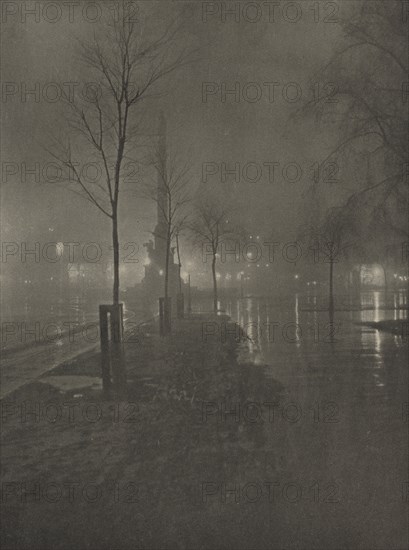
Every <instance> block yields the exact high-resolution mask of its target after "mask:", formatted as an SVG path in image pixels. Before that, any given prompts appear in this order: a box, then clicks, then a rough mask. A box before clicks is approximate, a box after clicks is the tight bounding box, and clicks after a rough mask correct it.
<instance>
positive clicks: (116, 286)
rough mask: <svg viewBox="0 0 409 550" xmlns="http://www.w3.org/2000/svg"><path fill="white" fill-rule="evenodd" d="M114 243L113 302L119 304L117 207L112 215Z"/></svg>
mask: <svg viewBox="0 0 409 550" xmlns="http://www.w3.org/2000/svg"><path fill="white" fill-rule="evenodd" d="M112 244H113V248H114V288H113V303H114V305H117V304H119V238H118V217H117V212H116V208H115V210H114V212H113V216H112Z"/></svg>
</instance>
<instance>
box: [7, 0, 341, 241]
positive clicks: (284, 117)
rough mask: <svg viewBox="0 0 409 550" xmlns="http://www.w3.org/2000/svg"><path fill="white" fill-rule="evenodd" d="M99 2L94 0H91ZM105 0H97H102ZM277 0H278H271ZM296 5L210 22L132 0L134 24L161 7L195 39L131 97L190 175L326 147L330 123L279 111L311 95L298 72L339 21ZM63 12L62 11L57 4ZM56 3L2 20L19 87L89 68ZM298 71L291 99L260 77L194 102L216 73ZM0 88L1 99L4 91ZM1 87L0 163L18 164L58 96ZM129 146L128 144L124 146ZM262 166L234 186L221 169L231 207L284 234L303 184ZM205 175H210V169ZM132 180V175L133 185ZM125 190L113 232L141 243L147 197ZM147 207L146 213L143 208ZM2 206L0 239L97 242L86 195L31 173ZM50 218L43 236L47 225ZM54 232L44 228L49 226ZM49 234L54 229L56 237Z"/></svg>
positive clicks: (78, 21) (278, 75)
mask: <svg viewBox="0 0 409 550" xmlns="http://www.w3.org/2000/svg"><path fill="white" fill-rule="evenodd" d="M100 4H101V5H102V4H103V3H100ZM107 4H109V3H108V2H106V3H105V6H106V5H107ZM281 4H283V3H281ZM299 4H300V5H303V6H304V8H303V9H304V11H303V15H302V18H301V19H300V21H298V22H297V23H290V22H286V21H284V20H283V18H282V16H281V15H278V17H277V21H276V22H268V13H267V11H266V9H264V11H263V15H262V17H261V19H260V21H259V22H256V23H249V22H246V21H242V22H240V23H237V22H236V21H234V19H233V18H229V19H227V21H226V22H221V21H220V14H219V15H215V16H211V17H209V20H208V21H207V22H204V21H202V10H203V7H202V3H201V2H174V3H173V2H172V3H171V2H142V3H140V19H141V20H143V21H144V25H145V28H148V29H150V28H152V29H158V28H161V27H163V26H164V24H166V23H168V22H169V21H170V19H171V18H174V19H177V20H178V21H179V22H180V23H182V27H181V30H180V33H179V35H178V40H179V41H180V42H179V44H183V45H185V47H186V48H191V49H192V50H193V49H195V50H197V51H196V52H195V55H194V57H195V60H194V61H193V62H192V63H191V64H189V65H188V66H185V67H183V68H182V69H180V70H178V71H177V73H175V74H174V75H173V76H172V77H171V78H170V80H169V81H166V85H165V86H164V84H161V85H160V86H159V87H158V89H160V91H162V92H163V91H164V88H167V89H168V91H167V94H166V95H162V96H161V97H160V98H152V99H147V100H146V102H141V104H140V107H139V111H138V113H142V114H143V115H144V128H146V129H147V131H155V128H156V124H157V123H156V121H157V117H158V114H159V111H160V110H161V109H163V110H164V112H165V115H166V118H167V122H168V129H169V133H168V142H169V143H171V144H172V146H174V147H175V149H177V150H178V151H179V152H180V153H181V154H182V156H183V155H186V158H188V159H190V162H191V164H192V169H191V174H192V185H194V186H197V185H198V184H199V183H200V179H201V172H202V163H203V162H216V163H221V162H226V163H228V164H230V165H233V164H234V163H235V162H241V163H242V164H245V163H246V162H255V163H258V164H259V165H261V166H262V164H263V163H264V162H273V161H276V162H280V164H284V163H286V162H288V161H296V162H298V163H299V164H300V165H301V166H302V167H303V168H306V167H308V166H310V165H311V164H312V163H313V162H316V161H319V160H320V159H323V158H325V156H326V154H327V153H328V151H329V149H330V147H331V129H330V128H329V129H328V132H327V133H326V132H324V131H323V130H322V129H321V130H320V131H317V129H316V128H315V129H314V127H313V124H312V123H311V121H308V120H304V121H302V120H301V121H300V120H298V121H295V122H291V121H290V120H289V116H290V115H291V114H292V113H294V112H295V111H296V110H297V109H299V108H300V107H301V106H302V105H303V103H304V102H306V101H308V100H310V99H311V98H312V92H311V91H310V88H309V86H310V81H311V80H312V79H313V75H314V73H315V72H316V71H317V70H318V69H319V68H320V67H321V66H322V65H323V64H324V63H325V62H326V61H327V60H328V59H329V57H330V55H331V53H332V52H333V50H334V48H335V47H336V46H337V45H338V44H339V41H340V40H341V32H340V28H339V25H337V24H334V23H324V22H323V21H319V22H318V23H315V22H314V20H313V13H312V11H311V9H309V10H308V9H307V7H306V6H307V5H308V6H309V5H310V4H311V5H312V3H310V2H299ZM339 5H340V11H339V14H340V15H342V16H343V17H344V16H347V14H348V13H349V10H350V9H351V3H350V2H348V1H344V2H339ZM63 13H65V12H63ZM67 19H68V17H67V14H66V13H65V16H64V17H62V19H61V20H60V21H57V22H56V23H54V24H51V23H48V22H46V21H44V20H41V22H40V23H36V22H35V21H34V19H33V17H31V18H30V17H29V16H28V17H27V22H26V23H24V24H23V23H21V20H20V16H18V15H16V16H9V18H8V21H7V22H3V25H2V27H3V39H2V47H3V52H4V55H3V58H4V59H5V60H6V61H5V62H4V64H3V68H2V73H3V74H2V76H3V82H15V83H16V84H17V86H18V88H19V91H20V87H21V85H22V83H25V84H26V86H27V88H28V89H30V88H31V87H34V85H35V83H36V82H39V83H40V88H41V89H42V87H43V86H44V85H45V84H46V83H47V82H57V83H62V82H67V81H75V82H79V83H80V85H79V87H78V88H79V89H81V86H82V85H83V82H89V81H90V80H93V79H90V78H89V76H87V74H84V71H83V69H82V67H81V65H80V63H79V60H78V55H77V52H78V44H77V42H76V37H78V38H86V37H87V36H91V33H92V32H93V27H94V25H93V24H89V23H86V22H84V21H83V20H82V18H81V17H80V16H78V17H76V18H75V21H74V23H69V22H68V20H67ZM294 81H296V82H298V83H299V85H300V86H301V89H302V93H303V98H302V100H301V101H299V102H296V103H287V102H286V101H284V100H283V98H282V96H281V93H280V92H281V89H282V87H281V85H280V86H279V87H278V88H277V92H276V99H275V102H274V103H269V102H268V94H267V89H266V87H263V88H262V90H263V95H262V98H261V100H260V101H258V102H255V103H250V102H246V101H244V100H243V99H242V98H241V100H240V102H238V103H235V102H234V100H233V98H232V96H228V98H227V101H226V102H225V103H222V102H221V101H220V93H219V94H218V95H213V96H209V98H208V101H207V103H203V102H202V82H217V83H220V82H226V84H227V86H228V87H232V86H233V85H234V82H240V85H243V84H246V83H247V82H257V83H259V84H260V85H262V83H263V82H279V83H281V84H284V83H288V82H294ZM6 99H7V101H6ZM6 99H5V98H4V97H3V103H2V108H3V136H2V149H3V155H2V157H3V164H4V162H15V163H17V164H18V165H20V163H22V162H25V163H27V165H28V166H29V165H30V164H31V165H33V164H34V163H35V162H39V163H40V165H41V166H42V165H43V164H44V163H46V162H49V161H51V160H52V159H50V157H49V156H48V155H47V153H46V152H45V151H44V149H43V146H47V145H48V143H49V141H48V140H49V134H50V129H52V131H53V132H63V131H64V127H65V125H64V122H63V120H62V118H61V114H62V108H63V105H62V103H61V102H55V103H50V102H47V101H45V100H44V99H43V98H42V97H41V98H40V101H39V102H35V101H34V99H33V97H32V96H29V97H28V98H27V101H26V102H25V103H23V102H21V99H20V94H19V93H17V94H16V95H14V96H13V97H8V98H6ZM136 155H137V152H136ZM267 176H268V173H267V169H266V168H265V169H264V171H263V176H262V178H261V179H260V181H258V182H257V183H249V182H243V181H242V182H241V183H239V184H238V185H236V187H234V186H233V180H232V179H230V180H228V184H227V187H228V188H229V185H230V186H231V189H230V192H231V193H232V196H233V197H234V200H235V201H236V202H237V203H238V205H239V215H240V218H241V220H242V221H244V222H245V224H246V226H247V227H248V229H249V231H257V232H258V233H260V234H262V235H265V236H271V235H274V239H275V240H282V241H284V240H287V241H288V240H291V239H292V238H293V237H294V235H295V232H296V230H297V222H298V218H297V213H298V211H299V208H300V205H301V201H302V200H303V199H302V192H303V190H305V188H306V186H307V185H308V180H307V179H306V176H305V175H304V177H303V181H299V182H297V183H292V184H289V183H288V182H285V181H283V179H282V178H281V177H280V178H279V179H278V181H276V182H274V183H270V182H269V181H268V179H267ZM209 181H213V182H214V183H216V184H218V183H220V177H217V176H215V179H214V180H211V179H210V180H209ZM137 185H138V184H135V188H137ZM135 190H136V191H137V189H133V191H131V190H129V191H127V192H124V193H123V194H122V202H121V204H120V209H121V221H120V238H121V241H122V242H125V241H133V242H135V241H136V242H139V243H143V242H145V241H146V240H147V239H148V238H149V231H151V230H152V229H153V225H154V223H155V220H154V212H155V205H154V204H151V203H149V202H148V201H146V200H141V199H140V198H138V197H137V196H136V194H135ZM151 213H152V214H151ZM2 216H3V223H4V226H3V227H5V230H4V233H3V239H2V240H3V241H6V240H10V241H21V240H25V239H26V240H29V241H33V242H34V241H35V240H40V241H41V240H44V239H45V240H47V238H48V240H66V241H77V240H78V241H82V242H83V241H87V240H91V241H92V240H94V241H98V240H99V241H104V240H106V241H109V240H110V223H109V220H108V219H106V218H105V217H104V216H103V215H102V214H100V213H99V212H98V211H97V209H96V208H94V207H92V205H91V204H89V203H87V202H84V201H81V199H79V198H78V197H77V196H76V195H74V194H72V193H70V192H69V191H65V190H63V189H60V188H57V187H55V186H53V185H52V184H44V183H40V184H36V183H35V182H34V181H33V178H32V177H30V176H28V183H26V184H24V183H22V182H21V177H20V174H18V175H16V176H13V177H10V176H9V178H8V181H7V182H5V179H4V177H3V182H2ZM49 227H53V228H54V232H53V237H52V238H50V236H49V234H48V235H47V230H48V228H49ZM54 235H56V237H54ZM57 235H58V236H57Z"/></svg>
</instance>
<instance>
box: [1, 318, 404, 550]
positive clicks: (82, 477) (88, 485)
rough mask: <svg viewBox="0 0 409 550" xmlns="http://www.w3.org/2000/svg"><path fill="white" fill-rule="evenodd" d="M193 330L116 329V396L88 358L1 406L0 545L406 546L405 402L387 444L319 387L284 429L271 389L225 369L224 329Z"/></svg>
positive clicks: (180, 326) (256, 374)
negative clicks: (121, 385)
mask: <svg viewBox="0 0 409 550" xmlns="http://www.w3.org/2000/svg"><path fill="white" fill-rule="evenodd" d="M220 319H221V318H220V317H219V318H218V322H219V323H220ZM226 320H227V319H226ZM206 322H212V319H211V318H206V317H199V316H197V317H194V318H190V319H187V320H184V321H181V322H179V323H177V325H176V326H175V330H174V334H173V335H172V338H167V339H161V338H160V337H159V336H158V334H157V332H156V328H155V327H154V326H152V325H145V326H144V327H143V329H141V330H140V332H138V333H134V334H128V335H127V337H126V342H125V346H124V348H125V356H126V379H127V382H126V388H125V389H122V390H121V391H122V393H121V394H117V395H111V397H110V398H108V397H107V396H106V395H104V394H103V392H102V391H101V382H100V372H101V370H100V369H101V367H100V357H99V355H98V354H95V353H91V352H89V353H87V354H83V355H82V356H80V357H78V358H77V359H75V360H73V361H71V362H69V363H66V364H63V365H61V366H59V367H57V368H56V369H54V370H53V371H51V372H49V373H47V374H45V375H43V376H42V377H41V378H39V379H38V380H37V381H36V382H32V383H30V384H28V385H26V386H24V387H22V388H20V389H18V390H17V391H16V392H15V393H14V394H11V395H9V396H8V397H7V398H6V399H4V400H3V402H2V431H3V444H2V465H3V480H2V508H3V521H2V548H4V549H5V550H6V549H21V550H23V549H30V550H32V549H35V550H40V549H41V550H48V549H50V550H51V549H52V550H58V549H72V548H75V549H78V550H82V549H95V550H96V549H98V550H105V549H106V550H108V549H109V550H115V549H118V550H128V549H129V550H131V549H132V550H136V549H143V550H171V549H178V550H196V549H197V550H200V549H202V550H219V549H220V550H221V549H223V550H227V549H229V550H230V549H237V550H240V549H241V550H250V549H254V550H264V549H270V550H278V549H298V550H307V549H308V550H310V549H311V550H312V549H314V550H315V549H320V550H321V549H328V550H329V549H336V550H341V549H345V550H346V549H348V550H355V549H362V550H375V549H382V550H386V549H388V550H389V549H390V550H393V549H396V550H397V549H399V550H403V548H406V547H407V544H406V542H407V494H408V488H407V474H406V473H405V469H404V467H403V465H404V464H405V460H406V461H407V450H406V449H407V442H405V433H407V410H406V416H405V410H404V407H405V403H404V401H402V399H401V398H400V397H399V398H397V410H398V409H399V415H400V414H401V413H402V419H401V420H400V422H401V424H400V425H401V431H399V432H397V431H396V429H394V430H393V432H392V433H391V436H390V439H389V440H388V441H385V440H384V439H382V438H381V437H380V435H379V433H381V432H377V430H376V429H372V428H373V427H375V424H377V425H378V427H379V422H380V421H381V420H380V418H376V419H374V421H373V422H374V426H373V427H372V426H369V428H368V433H367V434H362V433H361V432H360V431H359V430H354V421H353V419H352V421H350V420H348V421H347V423H346V424H345V423H344V424H342V422H341V423H339V420H340V419H339V416H338V415H339V411H338V410H337V409H336V408H334V407H335V405H334V406H331V403H332V402H333V401H332V399H333V395H332V394H331V392H330V390H328V388H332V387H333V386H331V383H329V386H327V390H328V391H329V393H327V396H328V400H327V401H326V404H325V409H324V410H321V409H320V407H319V403H318V405H317V407H315V406H313V407H312V408H311V411H310V412H309V413H308V416H309V418H310V420H311V421H310V422H298V421H297V420H296V418H297V410H296V405H293V406H291V404H288V405H287V406H286V408H285V409H283V408H277V407H276V404H277V403H280V402H283V399H284V397H285V391H286V388H284V387H283V385H282V384H280V383H279V382H277V381H276V380H275V379H274V378H272V377H271V376H268V377H266V375H265V369H264V365H262V364H257V365H255V364H248V363H246V362H243V360H241V359H240V357H246V353H245V348H246V343H245V342H243V341H241V342H240V343H239V342H237V341H236V336H237V335H238V333H237V331H236V330H235V329H234V327H233V325H226V326H228V327H230V329H232V330H231V331H230V330H227V331H226V333H225V334H224V335H222V334H218V336H217V337H214V338H212V337H208V336H206V338H204V337H203V324H204V323H206ZM206 332H209V331H208V330H206ZM243 352H244V353H243ZM318 391H321V390H318ZM334 391H336V390H334ZM318 395H319V394H318ZM312 397H313V396H312ZM311 402H312V401H311ZM328 407H329V408H328ZM402 407H403V408H402ZM406 407H407V403H406ZM401 409H402V411H401ZM278 411H279V416H277V412H278ZM310 413H311V414H310ZM284 414H285V416H283V415H284ZM283 419H284V420H283ZM383 421H385V422H387V421H390V419H383ZM398 421H399V419H398ZM405 421H406V425H405ZM399 430H400V428H399ZM346 432H347V433H348V434H349V435H348V438H354V443H353V447H352V448H353V452H354V456H351V454H350V453H349V454H348V453H345V452H344V449H343V448H342V447H343V446H342V445H340V444H338V443H337V441H343V440H345V437H344V436H345V433H346ZM382 433H383V432H382ZM343 437H344V439H343ZM385 445H386V446H387V449H386V451H385V450H384V449H381V447H384V446H385ZM378 447H379V448H378ZM388 449H389V450H388ZM398 449H401V453H400V452H399V451H397V450H398ZM385 452H386V456H387V459H388V461H390V463H388V464H386V465H385V464H383V462H384V461H385ZM368 456H370V457H372V459H371V462H370V463H369V462H368V460H367V458H368ZM377 461H382V464H381V463H379V464H378V463H377ZM385 470H386V471H387V472H388V474H387V475H386V476H385V475H384V474H381V472H385ZM328 472H335V473H336V475H334V476H333V477H331V476H328ZM368 476H370V478H371V484H370V490H369V491H368V487H365V486H364V485H365V483H364V482H365V480H366V479H367V477H368ZM373 478H374V479H375V481H373ZM346 480H351V481H350V482H349V483H348V481H347V482H346ZM356 480H358V482H356ZM359 480H362V486H361V482H360V481H359Z"/></svg>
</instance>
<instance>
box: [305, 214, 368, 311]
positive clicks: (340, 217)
mask: <svg viewBox="0 0 409 550" xmlns="http://www.w3.org/2000/svg"><path fill="white" fill-rule="evenodd" d="M355 231H356V224H355V218H354V215H353V212H352V211H351V210H348V209H346V208H345V207H344V205H342V206H340V207H332V208H329V209H327V210H326V211H325V212H324V213H321V215H320V214H319V212H318V211H315V212H314V213H313V215H312V216H311V218H310V220H309V221H308V222H307V223H306V224H305V225H304V226H302V227H300V233H302V238H303V239H304V240H305V241H306V242H307V244H308V248H309V249H310V250H312V251H313V256H314V263H322V264H328V288H329V290H328V310H329V312H330V316H331V317H333V315H334V308H335V304H334V274H335V265H336V264H338V263H339V262H340V261H341V260H344V261H348V259H349V257H350V256H351V255H353V254H354V252H357V251H358V250H359V251H360V253H361V254H362V250H360V241H359V240H356V239H355V240H354V237H356V233H355Z"/></svg>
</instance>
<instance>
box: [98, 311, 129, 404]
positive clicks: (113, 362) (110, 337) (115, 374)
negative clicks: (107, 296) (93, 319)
mask: <svg viewBox="0 0 409 550" xmlns="http://www.w3.org/2000/svg"><path fill="white" fill-rule="evenodd" d="M99 325H100V343H101V370H102V388H103V390H104V391H105V392H108V393H109V392H110V390H111V389H112V386H113V385H114V387H115V388H116V389H118V386H121V387H122V386H123V380H124V374H123V373H124V372H125V371H124V357H123V333H124V328H123V304H114V305H100V306H99ZM125 378H126V377H125Z"/></svg>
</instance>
